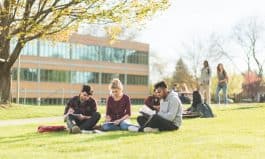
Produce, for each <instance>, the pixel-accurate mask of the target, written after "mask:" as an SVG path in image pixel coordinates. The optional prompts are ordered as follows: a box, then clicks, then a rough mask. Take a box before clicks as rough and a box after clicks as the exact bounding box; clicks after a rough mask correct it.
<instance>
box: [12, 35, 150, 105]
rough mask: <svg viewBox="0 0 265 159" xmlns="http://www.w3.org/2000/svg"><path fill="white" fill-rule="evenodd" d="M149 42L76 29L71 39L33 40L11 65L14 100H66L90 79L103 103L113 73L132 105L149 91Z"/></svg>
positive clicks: (63, 101) (62, 101)
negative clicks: (83, 33)
mask: <svg viewBox="0 0 265 159" xmlns="http://www.w3.org/2000/svg"><path fill="white" fill-rule="evenodd" d="M148 63H149V45H148V44H144V43H139V42H132V41H125V40H119V41H116V42H115V43H114V44H110V42H109V40H108V39H105V38H99V37H93V36H89V35H79V34H74V35H72V36H71V38H70V40H69V42H67V43H66V42H52V41H47V40H41V39H38V40H33V41H31V42H29V43H27V44H26V45H25V47H24V48H23V50H22V53H21V56H20V58H19V59H18V60H17V61H16V63H15V64H14V66H13V69H12V89H11V92H12V99H13V102H16V101H17V98H19V102H20V103H24V104H65V102H66V101H67V100H68V99H69V98H71V97H73V96H75V95H77V94H78V93H79V92H80V89H81V86H82V85H83V84H89V85H91V86H92V88H93V90H94V97H95V99H96V100H98V101H99V102H100V103H101V104H104V103H105V100H106V98H107V97H108V95H109V90H108V85H109V83H110V81H111V80H112V79H113V78H119V79H120V80H121V81H122V83H123V84H124V92H125V93H126V94H128V95H129V96H130V97H131V99H132V103H133V104H142V103H143V100H144V98H145V97H146V96H147V95H148V94H149V88H148V82H149V65H148Z"/></svg>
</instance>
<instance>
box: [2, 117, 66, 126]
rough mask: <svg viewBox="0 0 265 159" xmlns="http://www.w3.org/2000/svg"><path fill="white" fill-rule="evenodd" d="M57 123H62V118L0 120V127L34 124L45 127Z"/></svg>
mask: <svg viewBox="0 0 265 159" xmlns="http://www.w3.org/2000/svg"><path fill="white" fill-rule="evenodd" d="M57 121H62V123H63V117H62V116H57V117H44V118H29V119H14V120H1V121H0V127H2V126H11V125H24V124H35V123H38V124H39V125H42V124H43V125H45V124H46V123H49V122H57Z"/></svg>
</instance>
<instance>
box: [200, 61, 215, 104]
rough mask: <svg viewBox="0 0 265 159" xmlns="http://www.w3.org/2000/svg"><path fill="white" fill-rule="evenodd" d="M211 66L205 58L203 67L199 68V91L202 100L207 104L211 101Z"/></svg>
mask: <svg viewBox="0 0 265 159" xmlns="http://www.w3.org/2000/svg"><path fill="white" fill-rule="evenodd" d="M211 74H212V71H211V68H210V66H209V63H208V61H207V60H205V61H204V62H203V68H202V70H201V78H200V93H201V95H202V98H203V102H204V103H207V104H208V105H209V104H210V103H211V94H210V87H211Z"/></svg>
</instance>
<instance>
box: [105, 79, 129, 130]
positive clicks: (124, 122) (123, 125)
mask: <svg viewBox="0 0 265 159" xmlns="http://www.w3.org/2000/svg"><path fill="white" fill-rule="evenodd" d="M109 90H110V92H111V95H110V96H109V97H108V100H107V106H106V109H107V110H106V122H105V123H104V124H103V125H102V130H103V131H111V130H128V127H129V126H130V125H131V124H130V122H129V118H130V116H131V101H130V98H129V97H128V96H127V95H125V94H123V92H122V91H123V86H122V83H121V81H120V80H119V79H113V81H112V82H111V84H110V85H109Z"/></svg>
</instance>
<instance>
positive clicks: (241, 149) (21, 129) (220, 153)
mask: <svg viewBox="0 0 265 159" xmlns="http://www.w3.org/2000/svg"><path fill="white" fill-rule="evenodd" d="M213 108H214V112H215V114H216V118H212V119H202V118H196V119H185V120H184V122H183V125H182V127H181V129H180V130H178V131H172V132H159V133H150V134H146V133H131V132H125V131H117V132H108V133H104V134H77V135H70V134H67V132H60V133H43V134H39V133H36V128H37V126H38V124H29V125H20V126H5V127H1V131H0V158H1V159H13V158H27V159H30V158H38V159H42V158H43V159H44V158H45V159H53V158H57V159H60V158H63V159H68V158H69V159H72V158H78V159H83V158H84V159H87V158H89V159H101V158H104V159H116V158H122V159H126V158H132V159H135V158H146V159H149V158H152V159H158V158H159V159H161V158H165V159H175V158H179V159H182V158H185V159H194V158H196V159H227V158H237V159H238V158H239V159H261V158H264V157H265V149H264V144H265V120H264V119H265V117H264V114H265V104H240V105H229V106H227V107H224V106H222V107H217V106H213ZM134 109H135V108H134ZM134 117H135V116H134ZM133 119H134V118H133ZM134 122H135V121H134ZM47 124H63V123H61V122H58V123H47Z"/></svg>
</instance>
